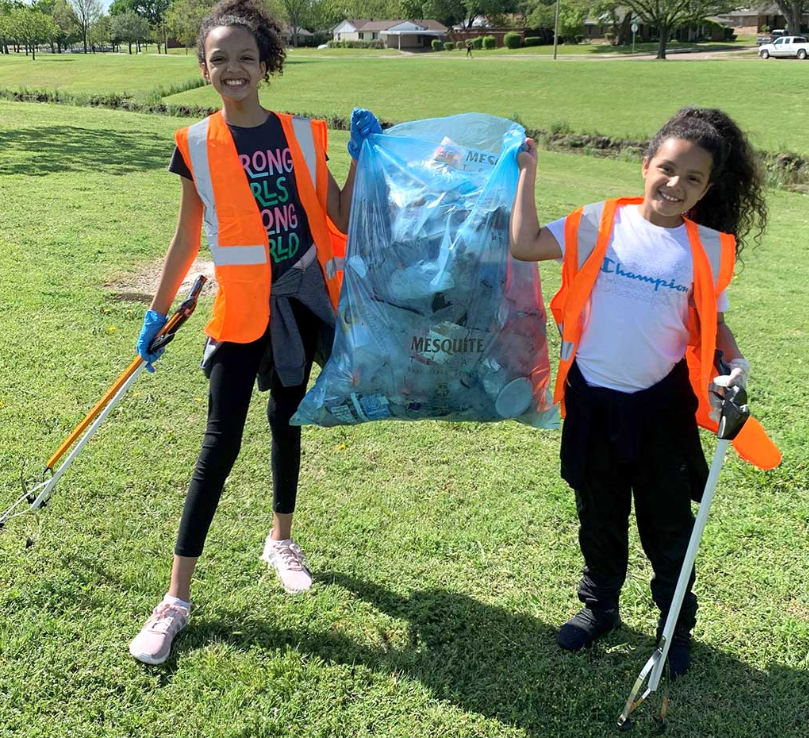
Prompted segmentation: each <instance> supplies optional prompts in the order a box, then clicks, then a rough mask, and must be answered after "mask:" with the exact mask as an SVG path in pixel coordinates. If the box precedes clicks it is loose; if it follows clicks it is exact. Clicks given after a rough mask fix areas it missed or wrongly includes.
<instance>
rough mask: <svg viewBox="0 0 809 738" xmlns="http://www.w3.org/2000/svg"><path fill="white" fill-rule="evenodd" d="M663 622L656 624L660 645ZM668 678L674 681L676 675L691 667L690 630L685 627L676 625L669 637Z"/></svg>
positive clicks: (679, 675)
mask: <svg viewBox="0 0 809 738" xmlns="http://www.w3.org/2000/svg"><path fill="white" fill-rule="evenodd" d="M664 625H665V622H661V623H659V624H658V626H657V644H658V645H660V639H661V638H662V637H663V627H664ZM668 662H669V679H671V681H674V680H675V679H677V678H678V677H681V676H685V674H686V672H687V671H688V669H689V668H690V667H691V631H689V630H688V629H687V628H682V627H677V628H675V629H674V635H673V636H672V638H671V646H669V655H668Z"/></svg>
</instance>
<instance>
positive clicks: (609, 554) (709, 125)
mask: <svg viewBox="0 0 809 738" xmlns="http://www.w3.org/2000/svg"><path fill="white" fill-rule="evenodd" d="M525 149H526V150H525V151H524V152H522V153H521V154H520V159H519V165H520V179H519V185H518V190H517V196H516V200H515V204H514V210H513V214H512V221H511V253H512V254H513V256H515V257H516V258H517V259H521V260H524V261H541V260H545V259H559V260H562V264H563V267H562V286H561V288H560V290H559V292H558V293H557V295H556V296H555V297H554V299H553V301H552V302H551V309H552V311H553V313H554V317H555V319H556V322H557V323H558V324H559V328H560V332H561V334H562V345H561V360H560V366H559V374H558V376H557V384H556V397H555V399H556V401H557V402H560V403H561V404H562V411H563V414H564V415H565V423H564V427H563V431H562V447H561V461H562V477H563V478H564V479H565V481H567V482H568V484H569V485H570V486H571V487H572V488H573V490H574V492H575V495H576V509H577V512H578V517H579V524H580V528H579V543H580V547H581V551H582V554H583V557H584V563H585V566H584V572H583V577H582V579H581V581H580V583H579V590H578V595H579V599H580V600H581V602H582V603H584V608H583V609H582V610H581V611H580V612H579V613H577V614H576V615H574V616H573V617H572V618H571V619H570V620H568V621H567V622H566V623H565V624H564V625H563V626H562V627H561V629H560V631H559V635H558V641H559V644H560V645H561V646H562V647H563V648H565V649H568V650H571V651H577V650H580V649H582V648H584V647H586V646H589V645H591V644H592V643H593V642H594V641H595V640H596V639H598V638H599V637H601V636H602V635H604V634H605V633H607V632H608V631H610V630H612V629H613V628H616V627H618V625H619V624H620V618H619V614H618V600H619V595H620V592H621V587H622V585H623V583H624V580H625V578H626V573H627V563H628V528H629V513H630V508H631V502H632V498H633V496H634V502H635V516H636V518H637V524H638V531H639V534H640V539H641V543H642V545H643V550H644V552H645V553H646V555H647V556H648V557H649V560H650V562H651V564H652V568H653V570H654V578H653V579H652V583H651V588H652V596H653V598H654V601H655V603H656V604H657V606H658V608H659V610H660V620H659V628H658V639H659V638H660V635H661V633H662V627H663V624H664V623H665V619H666V615H667V613H668V610H669V608H670V606H671V603H672V599H673V595H674V590H675V586H676V583H677V578H678V575H679V573H680V568H681V567H682V563H683V560H684V557H685V553H686V549H687V547H688V541H689V537H690V535H691V530H692V528H693V524H694V518H693V516H692V514H691V500H692V499H695V500H696V499H699V498H700V496H701V493H702V490H703V489H704V486H705V482H706V480H707V476H708V468H707V465H706V463H705V457H704V455H703V452H702V448H701V446H700V440H699V434H698V430H697V425H698V424H699V425H702V426H703V427H706V428H709V429H711V430H716V428H717V425H716V422H715V421H716V419H717V414H716V413H717V405H721V399H720V397H719V395H720V394H721V392H722V390H721V389H719V387H720V386H728V385H730V384H738V385H742V386H744V385H745V384H746V382H747V379H748V376H749V371H750V365H749V363H748V362H747V361H746V360H745V359H744V357H743V356H742V353H741V351H740V350H739V347H738V346H737V344H736V340H735V339H734V337H733V333H732V332H731V330H730V328H729V327H728V325H727V324H726V323H725V320H724V313H725V311H726V310H727V309H728V299H727V297H726V295H725V287H726V286H727V284H728V283H729V281H730V278H731V277H732V275H733V269H734V262H735V258H736V256H737V254H738V252H739V251H740V250H741V247H742V244H743V243H744V239H745V238H746V236H747V235H748V234H749V233H750V231H751V230H753V229H756V230H757V235H756V238H759V237H760V234H761V232H762V231H763V229H764V226H765V224H766V221H767V209H766V205H765V202H764V198H763V194H762V181H761V177H760V174H759V172H758V169H757V167H756V162H755V158H754V155H753V151H752V149H751V147H750V145H749V144H748V142H747V139H746V138H745V136H744V134H743V133H742V131H741V130H740V129H739V128H738V126H737V125H736V124H735V123H734V122H733V121H732V120H731V119H730V118H729V117H728V116H727V115H726V114H725V113H723V112H722V111H720V110H713V109H705V108H683V109H682V110H680V111H679V112H678V113H677V114H676V115H674V117H673V118H671V120H669V121H668V122H667V123H666V124H665V125H664V126H663V127H662V128H661V129H660V131H658V133H657V134H656V135H655V136H654V138H652V140H651V141H650V142H649V144H648V147H647V149H646V152H645V156H644V158H643V165H642V169H641V173H642V176H643V179H644V183H645V186H644V195H643V197H642V198H621V199H616V200H607V201H605V202H600V203H595V204H592V205H586V206H584V207H582V208H579V209H577V210H575V211H574V212H572V213H571V214H570V215H568V216H567V217H565V218H562V219H560V220H557V221H555V222H553V223H550V224H548V225H546V226H542V227H540V225H539V220H538V216H537V208H536V203H535V200H534V185H535V181H536V171H537V148H536V145H535V144H534V142H533V141H531V140H530V139H529V140H528V141H527V142H526V146H525ZM716 350H721V351H722V352H723V354H724V358H725V360H726V361H727V362H728V363H729V366H730V369H729V370H727V369H726V371H728V373H727V374H725V373H724V371H722V372H719V373H720V374H722V375H723V376H722V377H721V378H717V379H714V385H712V384H711V378H712V377H713V375H714V374H716V373H717V372H715V371H714V369H713V363H714V355H715V351H716ZM711 390H713V391H711ZM737 448H738V447H737ZM739 451H740V453H742V455H743V456H745V458H747V459H748V460H750V461H752V462H753V463H754V464H758V465H763V463H764V462H763V461H762V457H761V453H762V451H761V448H759V447H757V446H756V444H755V443H753V444H751V445H750V447H749V448H746V449H744V450H742V449H740V448H739ZM693 581H694V575H693V573H692V577H691V586H693ZM696 612H697V599H696V597H695V596H694V594H693V592H692V591H691V587H690V586H689V591H688V593H687V595H686V598H685V602H684V604H683V607H682V610H681V613H680V616H679V620H678V623H677V628H676V631H675V634H674V638H673V642H672V646H671V649H670V651H669V668H670V674H671V675H672V676H673V677H676V676H679V675H681V674H684V673H685V672H686V671H687V669H688V668H689V665H690V644H691V631H692V629H693V627H694V624H695V622H696Z"/></svg>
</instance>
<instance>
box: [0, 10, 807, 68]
mask: <svg viewBox="0 0 809 738" xmlns="http://www.w3.org/2000/svg"><path fill="white" fill-rule="evenodd" d="M214 2H215V0H113V2H112V4H111V5H110V7H109V11H108V13H105V12H104V9H103V6H102V4H101V0H33V2H30V3H29V4H26V3H24V2H22V0H0V52H2V53H10V50H12V49H13V50H14V51H25V53H26V54H28V53H29V52H30V53H31V56H32V58H34V59H35V58H36V51H37V49H38V48H39V47H42V46H49V47H50V50H51V51H52V52H55V53H59V52H62V51H63V50H65V49H68V48H73V47H74V46H76V45H78V44H80V45H81V49H82V50H83V51H84V53H89V52H95V51H96V50H97V49H98V50H102V51H103V50H107V49H110V48H113V49H116V48H120V47H121V46H123V45H126V46H127V48H128V50H129V53H130V54H131V53H133V48H134V50H135V51H140V50H141V46H142V45H144V44H149V43H155V44H157V48H158V53H160V50H161V47H162V49H163V51H164V52H165V51H166V50H167V46H168V40H169V38H176V39H177V40H178V41H180V42H181V43H182V44H183V45H184V46H185V47H186V48H189V47H192V46H193V45H194V44H195V41H196V34H197V29H198V28H199V24H200V21H201V20H202V18H203V17H204V16H205V15H206V14H207V13H208V11H209V10H210V8H211V7H212V6H213V5H214ZM775 2H776V4H777V5H778V7H779V8H780V10H781V12H782V14H783V15H784V16H785V18H786V20H787V32H788V33H790V34H792V35H795V34H798V33H800V28H801V17H802V15H803V14H804V13H807V12H809V0H775ZM265 3H266V5H267V6H268V8H269V9H270V10H271V11H272V12H273V14H274V15H276V17H278V18H280V19H281V20H282V21H284V22H285V23H286V24H287V27H288V29H289V33H290V37H291V42H292V45H293V46H296V45H297V44H298V29H300V28H305V29H307V30H324V29H331V28H333V27H334V26H336V25H337V24H338V23H340V21H342V20H344V19H345V18H411V19H423V18H431V19H435V20H438V21H440V22H441V23H443V24H444V25H446V26H447V27H452V26H456V25H460V26H463V27H466V28H471V27H472V25H473V23H474V22H475V19H476V18H478V17H481V16H482V17H485V18H486V19H487V20H488V22H489V23H490V24H491V25H492V26H499V27H524V28H528V29H553V28H554V24H555V20H556V8H557V0H265ZM748 4H749V0H620V2H618V1H617V0H559V36H560V38H561V39H562V40H565V41H573V40H575V39H576V38H577V37H578V36H579V34H581V33H582V32H583V29H584V21H585V19H586V18H587V17H588V16H589V17H592V18H598V19H599V21H600V25H605V26H608V27H611V29H612V32H611V36H612V37H613V39H614V40H615V42H616V43H618V44H619V45H623V44H626V43H627V40H628V38H629V34H630V26H631V23H632V22H633V21H638V22H641V23H645V24H648V25H650V26H653V27H654V28H655V29H656V35H657V37H658V39H659V46H658V57H660V58H665V48H666V42H667V41H668V39H669V37H670V35H671V34H672V33H673V32H674V31H675V30H677V29H678V28H680V27H683V26H686V25H689V24H699V23H700V22H702V21H703V20H704V19H706V18H709V17H711V16H715V15H717V14H721V13H727V12H729V11H731V10H734V9H736V8H739V7H745V6H746V5H748Z"/></svg>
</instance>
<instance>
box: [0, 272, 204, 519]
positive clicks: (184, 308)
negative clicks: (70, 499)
mask: <svg viewBox="0 0 809 738" xmlns="http://www.w3.org/2000/svg"><path fill="white" fill-rule="evenodd" d="M207 281H208V280H207V278H206V277H204V276H199V277H197V279H196V281H195V282H194V285H193V287H192V288H191V291H190V292H189V294H188V297H187V298H186V299H185V300H184V301H183V302H182V303H181V304H180V306H179V307H178V308H177V310H176V311H175V313H174V314H173V315H172V316H171V318H170V319H169V320H168V321H167V322H166V324H165V325H164V326H163V328H162V329H161V331H160V333H158V334H157V336H156V337H155V339H154V341H152V343H151V345H150V346H149V350H150V351H151V352H154V351H156V350H158V349H159V348H161V347H163V346H165V345H166V344H167V343H169V342H170V341H171V340H172V339H173V338H174V335H175V334H176V333H177V330H178V329H179V328H180V326H182V325H183V323H185V322H186V321H187V320H188V319H189V318H190V317H191V315H192V314H193V312H194V309H195V308H196V306H197V298H198V297H199V294H200V292H201V291H202V288H203V286H204V285H205V283H206V282H207ZM145 365H146V362H145V361H144V360H143V359H141V358H140V356H138V357H136V358H135V359H133V360H132V362H131V363H130V364H129V366H128V367H127V368H126V370H125V371H124V372H123V374H121V375H120V376H119V377H118V379H116V380H115V383H114V384H113V385H112V387H110V388H109V390H107V392H106V393H105V394H104V396H103V397H102V398H101V399H100V400H99V401H98V402H97V403H96V405H95V407H93V409H92V410H91V411H90V412H89V413H88V414H87V415H86V416H85V417H84V419H83V420H82V421H81V422H80V423H79V424H78V425H77V426H76V427H75V428H74V429H73V430H72V431H71V433H70V435H69V436H68V437H67V438H66V439H65V440H64V442H63V443H62V445H61V446H59V448H58V449H57V450H56V452H55V453H54V454H53V456H51V458H50V459H48V463H47V465H46V467H45V470H44V472H43V473H42V481H40V482H39V483H38V484H36V485H35V486H33V487H32V488H31V489H28V488H27V487H26V485H25V480H24V479H22V480H21V482H22V488H23V494H22V495H21V496H20V497H18V498H17V500H16V501H15V502H14V503H13V504H12V505H11V506H10V507H9V508H7V509H6V510H4V511H3V512H2V513H0V530H2V529H3V527H4V526H5V524H6V523H7V522H8V521H9V520H11V519H12V518H16V517H18V516H19V515H23V514H24V513H26V512H28V511H29V510H37V509H39V508H40V507H44V506H45V504H46V503H47V502H48V500H49V499H50V497H51V495H52V494H53V490H54V487H55V486H56V483H57V482H58V481H59V479H60V478H61V477H62V475H63V474H64V473H65V472H66V471H67V469H68V467H69V466H70V465H71V464H72V463H73V460H74V459H75V458H76V456H78V454H79V452H80V451H81V450H82V448H84V445H85V444H86V443H87V441H89V440H90V438H91V437H92V436H93V434H94V433H95V432H96V430H98V427H99V426H100V425H101V423H103V422H104V420H105V418H106V417H107V416H108V415H109V414H110V413H111V412H112V410H113V408H114V407H115V406H116V405H117V404H118V402H120V400H121V398H122V397H123V396H124V395H125V394H126V392H127V390H128V389H129V388H130V386H132V384H133V382H134V381H135V379H137V377H138V374H140V372H141V370H142V369H143V367H144V366H145ZM82 434H84V435H82ZM79 436H81V440H80V441H79V442H78V444H77V445H76V446H75V447H74V448H73V450H72V451H71V452H70V454H69V455H68V457H67V458H66V459H65V460H64V461H63V462H62V464H61V466H59V468H58V469H56V471H54V469H55V467H56V464H57V462H58V461H59V460H60V459H61V458H62V456H64V454H65V453H66V452H67V451H68V449H70V448H71V446H73V444H74V443H75V442H76V440H77V439H78V438H79ZM49 474H50V478H49V479H48V478H46V477H48V475H49Z"/></svg>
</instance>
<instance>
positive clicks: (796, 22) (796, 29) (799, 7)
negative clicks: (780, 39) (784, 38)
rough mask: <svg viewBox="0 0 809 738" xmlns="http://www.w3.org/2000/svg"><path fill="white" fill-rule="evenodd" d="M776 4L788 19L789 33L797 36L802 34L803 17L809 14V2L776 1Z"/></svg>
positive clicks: (804, 0) (795, 0)
mask: <svg viewBox="0 0 809 738" xmlns="http://www.w3.org/2000/svg"><path fill="white" fill-rule="evenodd" d="M775 4H776V5H777V6H778V9H779V10H780V11H781V12H782V13H783V14H784V17H785V18H786V19H787V33H788V34H789V35H790V36H797V35H798V34H799V33H800V32H801V17H802V16H803V14H804V13H809V0H775Z"/></svg>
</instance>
